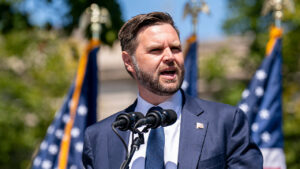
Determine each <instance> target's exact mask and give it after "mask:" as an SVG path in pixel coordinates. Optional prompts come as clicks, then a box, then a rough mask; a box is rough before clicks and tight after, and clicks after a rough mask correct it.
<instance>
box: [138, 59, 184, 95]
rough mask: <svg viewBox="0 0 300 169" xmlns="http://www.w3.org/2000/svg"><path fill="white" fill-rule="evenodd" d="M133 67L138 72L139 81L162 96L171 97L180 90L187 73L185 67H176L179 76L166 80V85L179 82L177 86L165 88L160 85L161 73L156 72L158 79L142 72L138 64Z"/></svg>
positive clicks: (153, 75)
mask: <svg viewBox="0 0 300 169" xmlns="http://www.w3.org/2000/svg"><path fill="white" fill-rule="evenodd" d="M133 65H134V69H135V72H136V77H137V80H138V81H139V82H140V83H141V84H142V85H143V86H145V87H146V88H147V89H148V90H149V91H151V92H152V93H154V94H157V95H160V96H170V95H172V94H174V93H176V92H177V91H178V90H179V88H180V87H181V84H182V82H183V77H184V71H185V70H184V67H183V66H181V67H180V66H177V67H176V69H177V70H176V74H177V78H176V79H173V80H165V83H176V82H177V84H176V86H175V87H167V86H164V84H162V83H160V81H159V72H156V73H157V77H155V74H151V73H148V72H145V71H143V70H141V69H140V68H139V67H138V65H137V64H136V63H134V64H133Z"/></svg>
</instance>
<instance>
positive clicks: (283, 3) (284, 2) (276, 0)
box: [261, 0, 295, 28]
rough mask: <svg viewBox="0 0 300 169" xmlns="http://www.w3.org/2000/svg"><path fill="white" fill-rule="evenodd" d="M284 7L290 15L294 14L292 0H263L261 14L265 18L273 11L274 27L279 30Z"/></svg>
mask: <svg viewBox="0 0 300 169" xmlns="http://www.w3.org/2000/svg"><path fill="white" fill-rule="evenodd" d="M284 7H285V8H287V9H288V10H289V11H290V12H292V13H294V11H295V5H294V2H293V0H265V1H264V5H263V9H262V12H261V13H262V15H263V16H265V15H267V14H268V13H269V12H271V11H273V16H274V18H275V25H276V27H278V28H280V27H281V20H282V17H283V8H284Z"/></svg>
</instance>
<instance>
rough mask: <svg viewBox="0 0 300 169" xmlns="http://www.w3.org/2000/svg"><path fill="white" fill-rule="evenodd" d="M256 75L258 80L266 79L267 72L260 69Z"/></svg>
mask: <svg viewBox="0 0 300 169" xmlns="http://www.w3.org/2000/svg"><path fill="white" fill-rule="evenodd" d="M255 76H256V78H257V79H258V80H264V79H265V78H266V77H267V74H266V72H265V71H264V70H258V71H257V72H256V74H255Z"/></svg>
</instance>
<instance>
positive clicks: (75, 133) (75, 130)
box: [71, 127, 80, 138]
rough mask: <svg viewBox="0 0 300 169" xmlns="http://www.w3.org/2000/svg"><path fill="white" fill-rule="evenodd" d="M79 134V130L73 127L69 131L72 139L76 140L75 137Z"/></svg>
mask: <svg viewBox="0 0 300 169" xmlns="http://www.w3.org/2000/svg"><path fill="white" fill-rule="evenodd" d="M79 134H80V130H79V128H77V127H74V128H73V129H72V130H71V135H72V137H74V138H76V137H78V136H79Z"/></svg>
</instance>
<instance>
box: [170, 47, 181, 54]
mask: <svg viewBox="0 0 300 169" xmlns="http://www.w3.org/2000/svg"><path fill="white" fill-rule="evenodd" d="M171 50H172V52H173V53H178V52H181V48H180V47H173V48H171Z"/></svg>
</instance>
